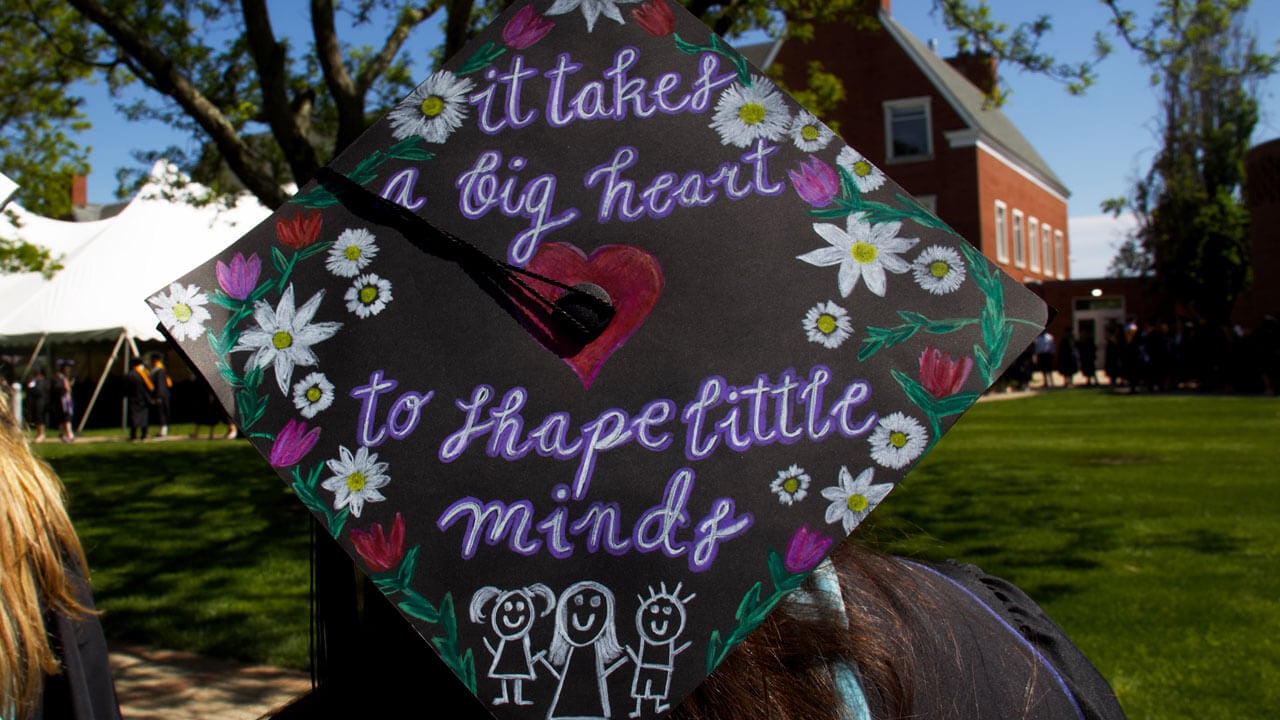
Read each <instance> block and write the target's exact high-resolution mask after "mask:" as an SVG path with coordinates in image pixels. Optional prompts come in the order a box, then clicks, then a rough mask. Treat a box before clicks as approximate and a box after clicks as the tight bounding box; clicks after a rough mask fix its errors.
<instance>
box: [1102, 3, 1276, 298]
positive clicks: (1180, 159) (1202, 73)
mask: <svg viewBox="0 0 1280 720" xmlns="http://www.w3.org/2000/svg"><path fill="white" fill-rule="evenodd" d="M1105 2H1106V3H1107V4H1108V5H1109V6H1111V7H1112V9H1113V11H1114V16H1115V26H1116V29H1117V31H1118V33H1119V34H1120V36H1121V37H1122V38H1123V39H1124V40H1125V42H1126V43H1127V44H1128V45H1129V46H1130V47H1131V48H1133V49H1134V50H1135V51H1136V52H1137V53H1138V54H1139V57H1140V58H1141V59H1142V61H1143V63H1145V64H1146V65H1147V67H1148V68H1150V69H1151V72H1152V78H1151V80H1152V84H1153V85H1155V86H1156V87H1158V88H1159V91H1160V116H1159V118H1158V125H1159V134H1160V141H1161V149H1160V150H1159V152H1158V153H1157V154H1156V156H1155V159H1154V160H1153V162H1152V165H1151V168H1150V170H1149V171H1148V172H1147V174H1146V176H1145V177H1143V178H1142V179H1141V180H1140V181H1138V182H1137V183H1136V185H1135V187H1134V190H1133V193H1132V195H1131V196H1129V197H1127V198H1120V199H1116V200H1112V201H1108V202H1107V203H1106V204H1105V205H1104V207H1105V208H1106V209H1108V210H1111V211H1112V212H1122V211H1124V210H1126V209H1129V210H1132V211H1134V213H1135V214H1136V216H1137V217H1138V229H1137V230H1136V232H1135V234H1134V235H1133V236H1132V237H1131V238H1129V239H1128V240H1127V241H1126V242H1125V243H1124V244H1123V245H1122V246H1121V248H1120V249H1119V253H1118V254H1117V256H1116V258H1115V259H1114V260H1113V261H1112V266H1111V272H1112V274H1117V275H1152V276H1154V278H1155V279H1156V281H1157V283H1158V284H1159V286H1160V287H1162V288H1163V289H1164V290H1165V291H1166V292H1168V293H1169V294H1170V295H1171V296H1172V297H1174V298H1177V299H1178V300H1180V301H1182V302H1183V303H1185V304H1186V306H1187V307H1188V308H1189V309H1190V310H1192V311H1193V312H1195V313H1196V314H1197V315H1199V316H1200V317H1201V318H1203V319H1205V320H1208V321H1210V322H1213V323H1225V322H1227V321H1228V319H1229V318H1230V315H1231V308H1232V306H1233V305H1234V304H1235V301H1236V299H1237V298H1238V297H1239V296H1240V294H1241V293H1242V292H1243V291H1244V290H1245V289H1247V287H1248V284H1249V279H1250V266H1249V246H1248V230H1249V214H1248V212H1247V211H1246V210H1245V208H1244V205H1243V200H1242V197H1241V190H1242V188H1243V185H1244V179H1245V171H1244V159H1245V154H1246V152H1247V151H1248V149H1249V139H1250V136H1251V135H1252V134H1253V129H1254V126H1255V125H1256V124H1257V122H1258V103H1257V100H1256V97H1255V96H1256V88H1257V84H1258V82H1259V81H1260V80H1261V79H1263V78H1265V77H1267V76H1268V75H1270V74H1271V73H1273V72H1275V70H1276V64H1277V62H1278V61H1280V56H1277V55H1275V54H1268V53H1262V52H1259V51H1258V49H1257V43H1256V40H1255V38H1253V37H1252V36H1251V35H1249V34H1248V33H1246V32H1245V31H1244V30H1243V29H1242V27H1241V18H1242V16H1243V13H1244V12H1245V11H1246V10H1247V9H1248V6H1249V2H1248V0H1217V1H1214V2H1211V1H1209V0H1200V1H1198V2H1192V1H1191V0H1161V2H1160V3H1159V6H1158V11H1157V14H1156V16H1155V17H1154V18H1153V19H1152V20H1151V22H1150V23H1149V25H1148V26H1147V29H1146V31H1145V32H1144V33H1141V34H1139V32H1138V30H1137V26H1136V22H1135V18H1134V16H1133V15H1132V14H1131V13H1127V12H1124V11H1121V10H1120V9H1119V8H1117V7H1116V3H1115V1H1114V0H1105Z"/></svg>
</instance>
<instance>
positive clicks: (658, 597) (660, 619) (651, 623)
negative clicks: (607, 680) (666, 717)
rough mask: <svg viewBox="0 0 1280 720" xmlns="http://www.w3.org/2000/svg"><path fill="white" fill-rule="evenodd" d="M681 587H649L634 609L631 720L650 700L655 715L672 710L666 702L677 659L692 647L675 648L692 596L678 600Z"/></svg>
mask: <svg viewBox="0 0 1280 720" xmlns="http://www.w3.org/2000/svg"><path fill="white" fill-rule="evenodd" d="M680 585H681V584H680V583H677V584H676V587H675V589H674V590H671V591H668V590H667V584H666V583H662V584H661V585H660V586H659V588H660V589H659V590H658V591H656V592H655V591H654V589H653V588H652V587H650V588H649V597H647V598H645V597H641V598H640V607H639V609H637V610H636V631H637V632H639V634H640V649H639V650H638V651H637V650H632V649H631V648H627V654H628V655H630V656H631V662H632V663H634V664H635V666H636V671H635V675H634V676H632V679H631V697H633V698H635V701H636V707H635V710H632V711H631V714H630V716H631V717H633V718H636V717H640V706H641V704H642V703H643V702H644V701H645V700H652V701H653V710H654V712H657V713H661V712H665V711H667V710H669V709H671V705H670V704H668V703H667V701H666V700H667V695H668V694H669V693H670V692H671V674H672V673H673V672H674V671H675V660H676V656H677V655H679V654H680V653H682V652H684V651H685V650H687V649H688V648H689V646H690V645H692V644H693V643H691V642H686V643H684V644H683V645H681V646H679V647H676V638H678V637H680V633H681V632H683V631H684V623H685V606H686V605H688V604H689V601H690V600H692V599H693V598H694V595H693V594H692V593H691V594H690V595H689V596H688V597H680Z"/></svg>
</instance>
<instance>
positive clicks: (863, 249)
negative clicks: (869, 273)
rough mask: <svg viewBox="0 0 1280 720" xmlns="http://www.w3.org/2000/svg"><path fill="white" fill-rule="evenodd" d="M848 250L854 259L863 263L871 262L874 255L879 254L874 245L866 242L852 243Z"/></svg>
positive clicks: (874, 257)
mask: <svg viewBox="0 0 1280 720" xmlns="http://www.w3.org/2000/svg"><path fill="white" fill-rule="evenodd" d="M849 252H850V253H852V254H853V259H854V260H857V261H858V262H860V263H864V264H865V263H869V262H872V261H873V260H875V259H876V255H878V254H880V251H879V250H877V249H876V246H875V245H872V244H871V243H867V242H856V243H854V244H853V247H851V248H849Z"/></svg>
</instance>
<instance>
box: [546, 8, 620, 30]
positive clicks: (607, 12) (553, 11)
mask: <svg viewBox="0 0 1280 720" xmlns="http://www.w3.org/2000/svg"><path fill="white" fill-rule="evenodd" d="M639 1H640V0H556V1H555V3H554V4H553V5H552V6H551V7H550V8H549V9H548V10H547V12H546V14H547V15H563V14H565V13H567V12H573V11H574V10H576V9H577V8H582V16H583V17H585V18H586V19H587V32H591V29H592V28H594V27H595V26H596V19H597V18H599V17H600V16H601V15H604V16H605V17H607V18H609V19H610V20H613V21H615V22H617V23H618V24H619V25H622V24H624V23H625V21H624V20H623V19H622V11H621V10H619V9H618V4H620V3H632V2H639Z"/></svg>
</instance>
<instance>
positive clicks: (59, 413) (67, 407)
mask: <svg viewBox="0 0 1280 720" xmlns="http://www.w3.org/2000/svg"><path fill="white" fill-rule="evenodd" d="M70 366H71V363H70V361H68V360H61V361H59V362H58V369H57V371H55V372H54V374H53V381H52V382H51V383H50V387H49V395H50V400H51V402H50V403H49V424H50V425H57V426H58V437H59V438H60V439H61V440H62V442H67V443H69V442H73V441H75V439H76V434H75V433H74V432H73V431H72V430H71V421H72V419H74V418H75V414H76V406H75V401H74V399H72V397H71V387H72V385H74V384H75V381H74V380H72V379H71V367H70Z"/></svg>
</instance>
